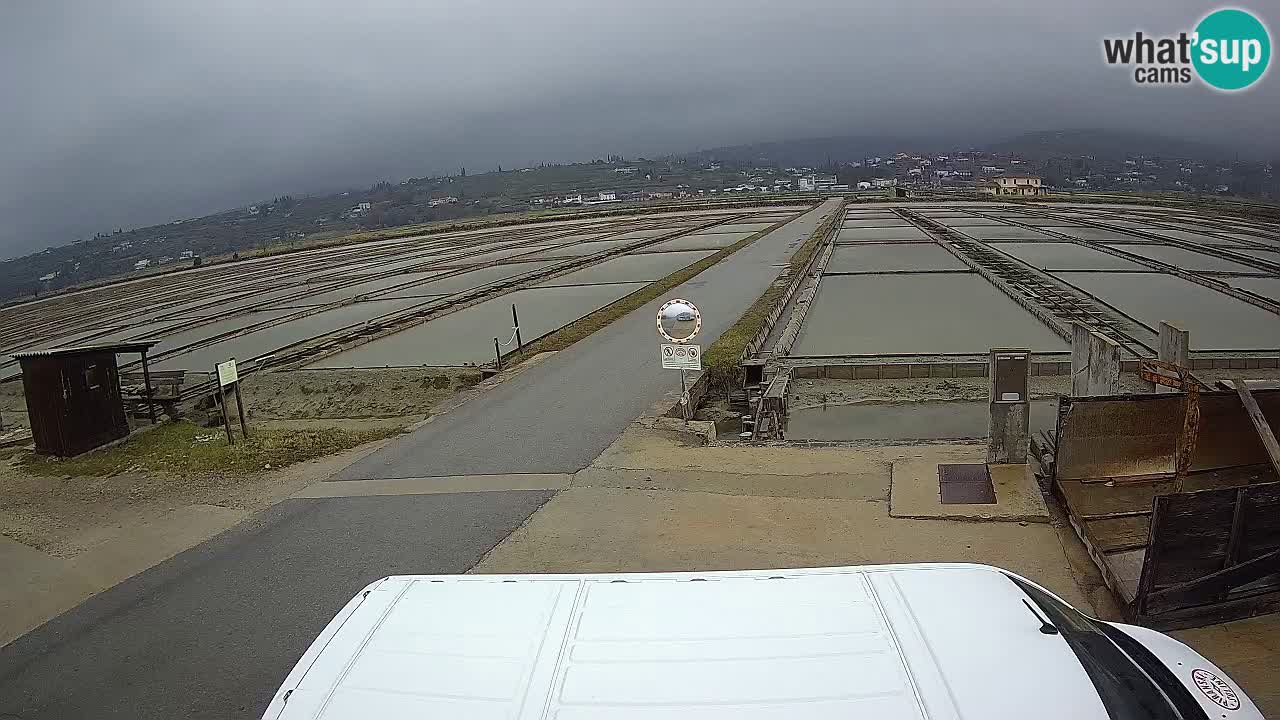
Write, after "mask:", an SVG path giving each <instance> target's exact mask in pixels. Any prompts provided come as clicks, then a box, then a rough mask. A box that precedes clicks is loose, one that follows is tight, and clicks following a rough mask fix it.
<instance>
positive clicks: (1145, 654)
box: [1008, 576, 1208, 720]
mask: <svg viewBox="0 0 1280 720" xmlns="http://www.w3.org/2000/svg"><path fill="white" fill-rule="evenodd" d="M1008 577H1009V579H1010V580H1012V581H1013V583H1014V584H1015V585H1017V586H1018V587H1019V588H1021V589H1022V591H1023V592H1025V593H1026V594H1027V595H1028V596H1029V597H1030V598H1031V600H1032V601H1033V602H1035V604H1036V606H1037V607H1039V609H1040V610H1041V612H1043V613H1044V614H1045V616H1046V617H1047V618H1048V620H1049V622H1050V623H1051V624H1053V626H1054V627H1056V628H1057V629H1058V632H1059V633H1060V634H1061V637H1062V639H1063V640H1065V641H1066V643H1067V645H1068V646H1069V647H1070V648H1071V651H1072V652H1074V653H1075V655H1076V658H1077V659H1078V660H1079V661H1080V665H1081V666H1082V667H1083V668H1084V671H1085V673H1086V674H1087V675H1088V676H1089V680H1090V681H1091V682H1092V683H1093V686H1094V688H1096V689H1097V691H1098V697H1099V698H1100V699H1101V700H1102V704H1103V705H1104V706H1105V707H1106V709H1107V714H1108V715H1109V716H1110V717H1111V718H1113V720H1139V719H1142V720H1146V719H1148V718H1151V719H1161V720H1163V719H1165V718H1168V719H1171V720H1172V719H1181V720H1193V719H1200V718H1204V719H1206V720H1207V718H1208V716H1207V715H1206V714H1205V712H1204V710H1203V709H1201V708H1200V705H1199V704H1198V703H1197V702H1196V701H1195V698H1192V697H1191V695H1190V693H1188V692H1187V690H1186V688H1184V687H1183V686H1182V685H1181V684H1180V683H1178V681H1177V679H1176V678H1175V677H1173V675H1172V673H1170V672H1169V670H1168V669H1167V668H1166V667H1165V666H1164V663H1162V662H1161V661H1160V660H1159V659H1158V658H1156V657H1155V656H1154V655H1152V654H1151V653H1150V652H1149V651H1148V650H1146V648H1144V647H1142V645H1141V644H1140V643H1138V642H1137V641H1135V640H1133V639H1132V638H1130V637H1129V636H1128V635H1125V634H1124V633H1123V632H1121V631H1120V630H1119V629H1117V628H1114V627H1112V626H1110V625H1108V624H1106V623H1104V622H1100V621H1098V620H1094V619H1093V618H1090V617H1088V616H1087V615H1085V614H1083V613H1081V612H1080V611H1078V610H1076V609H1075V608H1073V607H1071V606H1070V605H1067V604H1065V603H1063V602H1062V601H1060V600H1058V599H1057V598H1055V597H1053V596H1052V595H1050V594H1048V593H1046V592H1045V591H1043V590H1041V589H1040V588H1038V587H1036V586H1034V585H1032V584H1030V583H1027V582H1025V581H1023V580H1021V579H1020V578H1016V577H1012V576H1008Z"/></svg>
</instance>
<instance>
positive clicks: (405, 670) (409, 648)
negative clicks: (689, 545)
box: [264, 564, 1107, 720]
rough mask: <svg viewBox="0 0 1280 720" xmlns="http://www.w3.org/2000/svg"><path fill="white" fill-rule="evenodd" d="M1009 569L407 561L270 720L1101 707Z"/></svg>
mask: <svg viewBox="0 0 1280 720" xmlns="http://www.w3.org/2000/svg"><path fill="white" fill-rule="evenodd" d="M1026 599H1027V595H1026V594H1025V593H1024V592H1023V591H1022V590H1021V589H1020V588H1019V587H1018V586H1017V585H1015V584H1014V583H1013V582H1012V581H1011V580H1010V579H1009V577H1008V576H1007V575H1006V574H1005V573H1004V572H1003V571H1001V570H999V569H997V568H991V567H986V566H981V565H963V564H928V565H892V566H858V567H838V568H815V569H797V570H769V571H735V572H697V573H656V574H613V575H487V576H486V575H462V576H398V577H389V578H385V579H383V580H380V581H378V582H375V583H373V584H372V585H370V586H369V587H368V588H366V589H365V590H364V591H363V592H361V593H360V594H359V595H357V596H356V597H355V598H354V599H353V600H352V601H351V602H350V603H348V604H347V605H346V607H344V608H343V610H342V611H341V612H340V613H339V614H338V616H337V617H336V618H334V620H333V622H331V623H330V624H329V626H328V627H327V628H326V629H325V631H324V632H323V633H322V634H321V635H320V637H319V638H317V639H316V641H315V642H314V643H313V645H312V646H311V648H310V649H309V650H308V651H307V653H306V654H305V655H304V656H303V657H302V659H301V660H300V661H299V662H298V664H297V666H296V667H295V668H294V670H293V672H292V673H290V675H289V677H288V678H287V679H286V680H285V682H284V684H283V686H282V687H281V689H280V691H279V692H278V693H277V694H276V696H275V697H274V698H273V700H272V703H271V705H270V707H269V708H268V710H267V712H266V715H265V716H264V717H266V718H281V719H284V720H298V719H300V718H327V719H329V720H332V719H334V718H380V719H381V718H409V717H414V718H420V717H448V718H453V717H456V718H477V719H488V718H511V719H530V718H557V719H558V720H579V719H580V718H598V717H608V718H624V719H626V720H640V719H643V720H668V719H670V720H674V719H675V718H689V717H697V718H715V719H717V720H718V719H720V718H726V719H727V718H734V719H735V720H738V719H741V718H771V719H774V718H777V719H780V718H787V719H788V720H794V719H797V718H832V717H858V718H877V720H895V719H906V718H918V719H923V718H930V719H934V720H942V719H958V718H960V717H962V716H963V717H969V718H1024V717H1027V716H1028V711H1030V710H1034V714H1035V715H1036V717H1037V720H1054V719H1056V718H1062V719H1063V720H1066V719H1067V718H1071V719H1073V720H1078V719H1080V718H1106V717H1107V712H1106V709H1105V708H1104V706H1103V705H1102V702H1101V700H1100V699H1099V697H1098V693H1097V691H1096V690H1095V689H1094V686H1093V685H1092V683H1091V682H1090V679H1089V677H1088V676H1087V675H1086V673H1085V672H1084V670H1083V668H1082V667H1081V665H1080V662H1079V661H1078V660H1077V658H1076V656H1075V655H1074V654H1073V652H1072V650H1071V649H1070V648H1069V647H1068V645H1067V643H1065V642H1063V641H1062V639H1061V638H1059V637H1056V636H1048V635H1045V634H1042V633H1041V632H1040V628H1041V623H1040V622H1039V621H1038V620H1037V618H1036V617H1035V616H1034V615H1033V614H1032V612H1031V611H1030V609H1029V608H1028V607H1027V606H1025V605H1024V602H1023V601H1024V600H1026Z"/></svg>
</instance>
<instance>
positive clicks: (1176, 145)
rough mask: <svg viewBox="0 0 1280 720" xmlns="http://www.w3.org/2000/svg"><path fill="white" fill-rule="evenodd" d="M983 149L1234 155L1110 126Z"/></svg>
mask: <svg viewBox="0 0 1280 720" xmlns="http://www.w3.org/2000/svg"><path fill="white" fill-rule="evenodd" d="M982 149H983V150H985V151H987V152H990V153H995V154H1000V155H1008V154H1017V155H1021V156H1023V157H1025V158H1027V159H1029V160H1047V159H1049V158H1051V157H1064V156H1067V157H1079V156H1082V155H1089V156H1092V157H1095V158H1125V157H1128V156H1134V155H1143V156H1146V157H1167V158H1179V159H1188V160H1201V161H1205V162H1216V161H1220V160H1229V159H1231V158H1232V157H1234V156H1235V153H1234V152H1233V151H1231V150H1226V149H1224V148H1220V147H1215V146H1212V145H1206V144H1204V143H1198V142H1190V141H1187V140H1178V139H1176V138H1170V137H1164V136H1162V135H1153V134H1149V133H1135V132H1119V131H1112V130H1045V131H1040V132H1031V133H1026V134H1023V135H1018V136H1016V137H1012V138H1009V139H1008V140H1002V141H1000V142H997V143H992V144H990V145H986V146H984V147H983V148H982Z"/></svg>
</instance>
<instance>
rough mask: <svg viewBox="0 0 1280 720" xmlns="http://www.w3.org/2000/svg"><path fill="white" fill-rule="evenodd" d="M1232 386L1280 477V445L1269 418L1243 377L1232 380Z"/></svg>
mask: <svg viewBox="0 0 1280 720" xmlns="http://www.w3.org/2000/svg"><path fill="white" fill-rule="evenodd" d="M1232 384H1233V385H1235V386H1236V393H1237V394H1238V395H1239V396H1240V402H1241V403H1243V404H1244V411H1245V413H1247V414H1248V415H1249V419H1250V420H1252V421H1253V429H1254V430H1257V431H1258V439H1259V440H1261V441H1262V447H1264V448H1266V451H1267V456H1268V457H1270V458H1271V467H1273V468H1275V470H1276V475H1277V476H1280V443H1277V442H1276V436H1275V433H1273V432H1271V425H1269V424H1268V423H1267V417H1266V416H1265V415H1263V414H1262V409H1261V408H1259V407H1258V401H1257V400H1255V399H1254V397H1253V393H1252V392H1250V391H1249V386H1248V385H1247V384H1245V381H1244V378H1243V377H1240V376H1239V375H1237V376H1236V377H1235V378H1234V379H1233V380H1232Z"/></svg>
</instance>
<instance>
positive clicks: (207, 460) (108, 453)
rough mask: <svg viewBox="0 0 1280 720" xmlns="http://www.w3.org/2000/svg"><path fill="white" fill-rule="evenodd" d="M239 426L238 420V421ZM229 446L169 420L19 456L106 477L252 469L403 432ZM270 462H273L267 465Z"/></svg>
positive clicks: (338, 432) (30, 469) (220, 435)
mask: <svg viewBox="0 0 1280 720" xmlns="http://www.w3.org/2000/svg"><path fill="white" fill-rule="evenodd" d="M233 427H234V425H233ZM249 432H250V433H251V437H249V438H248V439H247V440H245V439H243V438H240V437H239V436H238V435H237V437H236V444H235V445H227V436H226V432H225V431H224V430H223V429H222V428H202V427H200V426H198V425H195V424H194V423H190V422H187V421H185V420H184V421H178V422H171V423H165V424H163V425H161V426H159V427H157V428H155V429H154V430H151V431H149V432H145V433H140V434H139V435H137V436H136V437H132V438H129V440H127V441H126V442H124V443H121V444H120V445H116V446H115V447H111V448H107V449H105V450H100V451H97V452H92V453H89V454H87V455H84V456H81V457H78V458H74V459H71V460H59V459H57V458H50V457H45V456H43V455H36V454H34V453H31V454H28V455H26V456H25V457H23V458H21V459H20V460H19V461H18V464H19V467H20V468H21V469H22V470H23V471H24V472H27V473H30V474H32V475H46V476H61V475H73V476H86V477H106V476H110V475H115V474H117V473H121V472H125V471H129V472H150V473H170V474H178V475H203V474H211V473H218V474H252V473H260V472H263V471H265V470H267V469H277V468H281V467H284V466H286V465H291V464H293V463H296V462H301V461H303V460H312V459H315V458H318V457H324V456H325V455H332V454H334V453H338V452H342V451H343V450H349V449H350V448H353V447H355V446H357V445H362V444H364V443H367V442H372V441H374V440H381V439H383V438H386V437H390V436H392V435H395V434H397V433H399V432H400V428H398V427H389V428H378V429H371V430H358V431H351V430H345V429H342V428H336V427H332V428H308V429H290V430H261V429H259V430H256V431H255V429H254V428H253V427H252V426H250V428H249ZM268 466H269V467H268Z"/></svg>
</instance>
